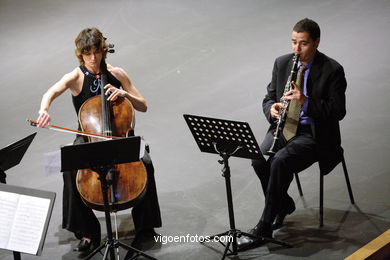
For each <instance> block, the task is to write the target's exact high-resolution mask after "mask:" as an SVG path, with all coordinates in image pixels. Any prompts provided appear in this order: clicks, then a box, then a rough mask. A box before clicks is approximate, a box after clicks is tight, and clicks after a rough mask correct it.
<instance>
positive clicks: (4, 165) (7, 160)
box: [0, 132, 37, 183]
mask: <svg viewBox="0 0 390 260" xmlns="http://www.w3.org/2000/svg"><path fill="white" fill-rule="evenodd" d="M36 134H37V133H36V132H35V133H33V134H31V135H29V136H27V137H25V138H23V139H21V140H19V141H17V142H14V143H12V144H10V145H7V146H6V147H4V148H3V149H1V150H0V182H3V183H5V182H6V181H5V178H6V175H5V171H6V170H8V169H10V168H12V167H14V166H16V165H18V164H19V163H20V161H21V160H22V158H23V156H24V154H25V153H26V151H27V148H28V147H29V146H30V144H31V142H32V141H33V139H34V137H35V135H36Z"/></svg>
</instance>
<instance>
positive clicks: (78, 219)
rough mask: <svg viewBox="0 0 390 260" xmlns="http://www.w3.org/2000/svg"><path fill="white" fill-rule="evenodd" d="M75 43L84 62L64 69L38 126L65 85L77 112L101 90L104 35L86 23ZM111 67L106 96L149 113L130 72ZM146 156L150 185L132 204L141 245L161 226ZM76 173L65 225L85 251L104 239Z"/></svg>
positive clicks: (67, 184) (68, 177) (67, 190)
mask: <svg viewBox="0 0 390 260" xmlns="http://www.w3.org/2000/svg"><path fill="white" fill-rule="evenodd" d="M75 45H76V50H75V53H76V56H77V58H78V60H79V63H80V66H79V67H76V68H75V69H74V70H73V71H71V72H70V73H67V74H65V75H64V76H63V77H62V78H61V79H60V80H59V81H58V82H57V83H55V84H54V85H53V86H52V87H51V88H49V90H47V91H46V93H45V94H44V95H43V97H42V101H41V106H40V109H39V116H38V119H37V123H38V124H37V126H38V127H46V126H48V125H49V124H50V122H51V117H50V115H49V107H50V104H51V103H52V101H53V100H54V99H55V98H57V97H58V96H59V95H61V94H62V93H64V92H65V91H66V90H67V89H69V90H70V92H71V94H72V101H73V105H74V107H75V110H76V113H77V114H78V113H79V110H80V107H81V106H82V105H83V103H84V102H85V101H86V100H88V99H89V98H91V97H93V96H96V95H100V84H101V62H102V60H104V59H105V57H106V54H107V51H108V45H107V43H106V39H105V38H104V37H103V35H102V33H101V32H100V31H99V30H98V29H96V28H86V29H84V30H82V31H81V32H80V33H79V35H78V36H77V38H76V40H75ZM107 70H108V75H107V81H108V84H107V85H106V86H104V91H105V93H104V94H105V95H106V97H107V100H108V101H110V102H112V101H115V100H116V99H118V98H126V99H128V100H129V101H130V102H131V104H132V105H133V107H134V109H135V110H138V111H141V112H146V110H147V105H146V101H145V99H144V98H143V96H142V95H141V94H140V92H139V91H138V90H137V89H136V88H135V87H134V86H133V85H132V83H131V81H130V78H129V76H128V75H127V73H126V72H125V71H124V70H123V69H122V68H119V67H114V66H112V65H109V64H107ZM79 128H80V126H79ZM82 142H85V139H84V137H83V136H80V135H78V136H77V137H76V139H75V141H74V144H78V143H82ZM142 161H143V163H144V165H145V168H146V171H147V183H148V184H147V190H146V193H145V195H144V196H143V197H142V200H141V201H140V202H139V203H138V204H137V205H136V206H134V207H133V209H132V216H133V221H134V226H135V231H136V237H135V239H134V243H133V246H134V247H139V244H138V242H139V241H140V240H142V238H144V237H145V236H148V235H154V234H155V233H154V228H157V227H161V215H160V208H159V204H158V198H157V191H156V185H155V180H154V168H153V165H152V162H151V159H150V157H149V154H148V153H147V152H145V156H144V157H143V158H142ZM76 174H77V171H71V172H64V173H63V180H64V190H63V221H62V228H64V229H67V230H69V231H71V232H73V233H74V234H75V236H76V237H77V238H78V239H80V242H79V243H78V245H77V246H76V247H75V248H74V250H75V251H87V250H90V249H92V248H94V247H97V246H98V245H99V244H100V238H101V234H100V223H99V221H98V219H97V218H96V216H95V214H94V213H93V211H92V209H91V208H89V207H87V206H86V204H84V202H83V201H82V200H81V198H80V194H79V192H78V190H77V187H76ZM135 242H136V243H135Z"/></svg>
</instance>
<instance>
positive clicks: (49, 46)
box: [0, 0, 390, 260]
mask: <svg viewBox="0 0 390 260" xmlns="http://www.w3.org/2000/svg"><path fill="white" fill-rule="evenodd" d="M305 17H309V18H312V19H314V20H316V21H317V22H318V23H319V25H320V26H321V29H322V35H321V44H320V48H319V50H320V51H322V52H324V53H325V54H327V55H329V56H330V57H332V58H334V59H336V60H337V61H339V62H340V63H341V64H342V65H343V66H344V69H345V73H346V78H347V81H348V88H347V115H346V117H345V119H344V120H343V121H342V122H341V132H342V145H343V147H344V149H345V159H346V163H347V167H348V170H349V177H350V180H351V184H352V189H353V192H354V195H355V201H356V204H355V205H351V204H350V201H349V197H348V193H347V189H346V185H345V180H344V176H343V172H342V167H341V165H339V166H337V168H336V169H335V170H334V171H333V172H332V173H331V174H330V175H328V176H326V177H325V191H324V192H325V199H324V223H325V225H324V227H322V228H319V221H318V218H319V210H318V209H319V171H318V165H317V164H315V165H313V166H311V167H310V168H309V169H307V170H305V171H304V172H302V173H300V178H301V183H302V187H303V192H304V196H303V197H300V196H299V194H298V190H297V186H296V184H295V182H293V183H292V184H291V187H290V190H289V193H290V195H291V196H292V197H293V199H294V200H295V202H296V207H297V210H296V211H295V212H294V214H292V215H291V216H288V217H287V218H286V225H285V226H284V227H283V228H281V229H280V230H278V231H277V232H275V233H274V235H275V238H276V239H279V240H283V241H285V242H288V243H291V244H293V245H294V247H293V248H283V247H280V246H277V245H273V244H267V245H265V246H262V247H260V248H257V249H253V250H249V251H246V252H242V253H239V255H238V256H235V257H229V259H275V260H277V259H283V260H285V259H332V260H333V259H343V258H345V257H347V256H348V255H350V254H352V253H353V252H354V251H356V250H358V249H359V248H361V247H362V246H363V245H365V244H367V243H368V242H369V241H371V240H373V239H374V238H375V237H377V236H379V235H380V234H382V233H383V232H385V231H386V230H388V229H389V227H390V189H389V187H390V177H389V176H390V171H389V169H390V160H389V159H390V156H389V155H390V138H389V137H390V136H389V126H390V120H389V111H390V105H389V104H390V103H389V101H388V100H389V99H388V98H389V97H390V94H389V93H390V92H389V85H390V78H389V77H388V76H389V74H390V67H389V60H390V52H389V48H388V42H389V40H390V31H389V29H388V28H389V25H390V2H389V1H388V0H371V1H353V0H347V1H331V0H322V1H312V2H310V3H308V2H305V1H282V0H276V1H257V0H245V1H235V0H216V1H207V0H200V1H181V0H168V1H158V0H151V1H136V0H117V1H86V0H82V1H74V0H71V1H69V0H67V1H65V0H57V1H52V0H35V1H28V0H1V1H0V24H1V26H0V33H1V40H0V47H1V49H2V58H1V63H0V76H1V77H0V78H1V79H2V83H1V95H0V104H1V113H0V121H1V127H0V147H4V146H6V145H7V144H9V143H12V142H14V141H17V140H19V139H21V138H23V137H25V136H27V135H28V134H30V133H32V132H35V131H37V132H38V134H37V136H36V138H35V140H34V141H33V143H32V145H31V146H30V148H29V150H28V151H27V153H26V155H25V157H24V159H23V161H22V162H21V164H20V165H18V166H16V167H15V168H13V169H11V170H9V171H7V175H8V178H7V182H8V183H9V184H12V185H17V186H22V187H29V188H33V189H41V190H47V191H53V192H56V194H57V198H56V201H55V206H54V210H53V214H52V217H51V221H50V225H49V230H48V233H47V236H46V241H45V245H44V248H43V253H42V256H40V257H36V256H30V255H22V259H23V260H29V259H64V260H65V259H66V260H68V259H69V260H70V259H78V258H81V256H80V255H78V254H77V253H75V252H73V251H72V248H73V246H74V245H75V244H76V243H77V240H76V239H75V238H74V236H73V234H72V233H70V232H68V231H66V230H63V229H62V228H61V221H62V219H61V213H62V185H63V182H62V174H61V173H60V171H59V161H58V158H59V157H58V156H59V148H60V147H61V146H62V145H65V144H70V143H72V141H73V139H74V136H73V135H68V134H63V133H58V132H54V131H49V130H45V129H36V128H32V127H30V126H28V124H27V123H26V122H25V121H26V119H27V118H30V119H36V117H37V114H38V109H39V104H40V99H41V97H42V94H43V93H44V92H45V91H46V89H48V88H49V87H50V86H51V85H52V84H54V83H55V82H56V81H57V80H59V79H60V77H61V76H62V75H63V74H65V73H67V72H70V71H71V70H73V69H74V68H75V67H76V66H78V62H77V59H76V58H75V56H74V47H73V46H74V38H75V37H76V35H77V34H78V33H79V31H81V29H83V28H86V27H92V26H96V27H98V28H99V29H100V30H102V31H103V33H104V34H105V36H106V37H107V38H108V41H109V42H112V43H114V44H115V46H116V52H115V53H114V54H109V56H108V57H107V62H108V63H112V64H114V65H116V66H120V67H122V68H124V69H125V70H126V71H127V72H128V74H129V75H130V77H131V79H132V81H133V83H134V85H135V86H136V87H137V89H138V90H139V91H140V92H141V93H142V94H143V95H144V97H145V98H146V100H147V102H148V106H149V109H148V112H147V113H137V114H136V117H137V122H136V134H137V135H141V136H144V138H145V139H146V140H147V141H148V143H149V144H150V147H151V157H152V159H153V163H154V167H155V175H156V182H157V189H158V194H159V202H160V206H161V212H162V219H163V227H162V228H159V229H157V230H156V231H157V232H158V233H159V234H161V236H162V238H163V239H171V240H172V237H174V236H184V237H191V238H192V241H191V240H190V241H186V242H184V241H182V242H167V243H164V242H157V243H150V244H148V245H146V252H147V253H148V254H150V255H152V256H154V257H155V258H157V259H160V260H164V259H167V260H168V259H169V260H170V259H188V260H191V259H220V258H221V257H222V254H223V249H224V248H223V247H222V245H220V244H219V243H215V242H213V243H207V244H206V245H201V244H200V243H197V242H196V241H194V237H195V236H198V237H199V236H205V235H210V234H215V233H220V232H223V231H226V230H228V229H229V219H228V209H227V203H226V192H225V183H224V179H223V178H222V177H221V168H222V166H221V165H220V164H219V163H218V162H217V160H218V159H219V157H218V156H217V155H214V154H207V153H202V152H200V151H199V149H198V147H197V145H196V143H195V141H194V140H193V138H192V135H191V133H190V131H189V129H188V127H187V125H186V123H185V121H184V118H183V114H194V115H201V116H208V117H215V118H222V119H228V120H235V121H244V122H248V123H249V124H250V126H251V128H252V130H253V132H254V133H255V136H256V139H257V141H258V142H261V141H262V139H263V136H264V134H265V131H266V129H267V127H268V124H267V122H266V120H265V118H264V116H263V115H262V112H261V111H262V109H261V101H262V99H263V97H264V95H265V93H266V86H267V84H268V83H269V81H270V79H271V72H272V66H273V62H274V59H275V58H276V57H278V56H280V55H283V54H286V53H290V52H291V46H290V33H291V29H292V27H293V25H294V24H295V22H297V21H298V20H300V19H302V18H305ZM50 113H51V115H52V117H53V121H52V123H53V124H55V125H61V126H65V127H69V128H76V127H77V122H76V114H75V112H74V110H73V107H72V102H71V95H70V93H69V92H67V93H65V94H63V95H62V96H61V97H59V98H58V99H57V100H55V101H54V103H53V104H52V107H51V110H50ZM230 166H231V173H232V179H231V181H232V190H233V202H234V212H235V220H236V227H237V228H238V229H241V230H242V231H247V230H248V229H250V228H252V227H253V226H254V225H255V224H256V223H257V221H258V219H259V218H260V215H261V212H262V209H263V206H264V196H263V194H262V191H261V187H260V182H259V181H258V179H257V177H256V175H255V174H254V172H253V170H252V168H251V162H250V160H248V159H240V158H232V159H231V160H230ZM97 215H98V216H99V219H100V220H101V226H102V230H103V236H104V234H105V228H104V227H105V222H104V216H103V214H102V213H101V212H97ZM118 226H119V236H120V239H121V240H122V241H123V242H125V243H131V241H132V239H133V237H134V230H133V228H134V227H133V221H132V219H131V215H130V209H129V210H125V211H121V212H120V213H119V216H118ZM123 257H124V254H123V252H122V254H121V259H123ZM101 258H102V257H101V256H96V257H94V258H93V259H101ZM0 259H2V260H10V259H13V257H12V254H11V253H10V252H8V251H5V250H0Z"/></svg>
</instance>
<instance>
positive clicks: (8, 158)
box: [0, 132, 37, 260]
mask: <svg viewBox="0 0 390 260" xmlns="http://www.w3.org/2000/svg"><path fill="white" fill-rule="evenodd" d="M36 134H37V133H36V132H35V133H33V134H31V135H29V136H27V137H25V138H23V139H20V140H19V141H17V142H14V143H12V144H10V145H7V146H6V147H4V148H3V149H1V150H0V183H6V177H7V175H6V174H5V171H6V170H8V169H10V168H12V167H14V166H16V165H18V164H19V163H20V161H21V160H22V158H23V156H24V154H25V153H26V151H27V149H28V147H29V146H30V144H31V142H32V141H33V139H34V137H35V135H36ZM13 254H14V260H20V259H21V256H20V252H13Z"/></svg>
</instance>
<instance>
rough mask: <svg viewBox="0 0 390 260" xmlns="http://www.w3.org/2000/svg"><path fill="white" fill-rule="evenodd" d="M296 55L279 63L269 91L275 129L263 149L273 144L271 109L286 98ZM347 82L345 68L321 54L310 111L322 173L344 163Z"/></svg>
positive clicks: (310, 88) (266, 103)
mask: <svg viewBox="0 0 390 260" xmlns="http://www.w3.org/2000/svg"><path fill="white" fill-rule="evenodd" d="M292 56H293V54H288V55H284V56H281V57H279V58H277V59H276V60H275V64H274V68H273V72H272V81H271V83H270V84H269V85H268V87H267V94H266V96H265V98H264V100H263V112H264V114H265V116H266V118H267V120H268V121H269V122H270V123H271V126H270V128H269V130H268V133H267V135H266V139H265V140H264V143H263V145H262V150H263V149H265V148H264V144H265V146H268V144H270V143H271V141H270V138H272V134H273V132H274V129H275V127H276V124H275V123H274V120H273V119H272V118H271V114H270V108H271V106H272V104H274V103H275V102H279V101H280V98H281V97H282V96H283V92H284V87H285V84H286V82H287V78H288V76H289V74H290V70H291V66H292ZM346 88H347V82H346V80H345V75H344V69H343V67H342V66H341V65H340V64H339V63H338V62H337V61H335V60H333V59H331V58H329V57H328V56H326V55H325V54H323V53H321V52H319V51H317V53H316V55H315V57H314V60H313V63H312V67H311V69H310V73H309V76H308V79H307V93H308V99H309V101H308V110H307V115H308V116H310V117H311V118H312V124H311V128H312V130H313V135H314V138H315V139H316V141H317V144H318V159H319V164H320V169H321V173H323V174H327V173H329V172H330V171H331V170H332V169H333V168H334V167H335V166H336V165H337V164H338V163H339V162H340V161H341V156H342V153H343V150H342V148H341V137H340V126H339V121H340V120H341V119H343V118H344V116H345V113H346V109H345V90H346Z"/></svg>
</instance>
